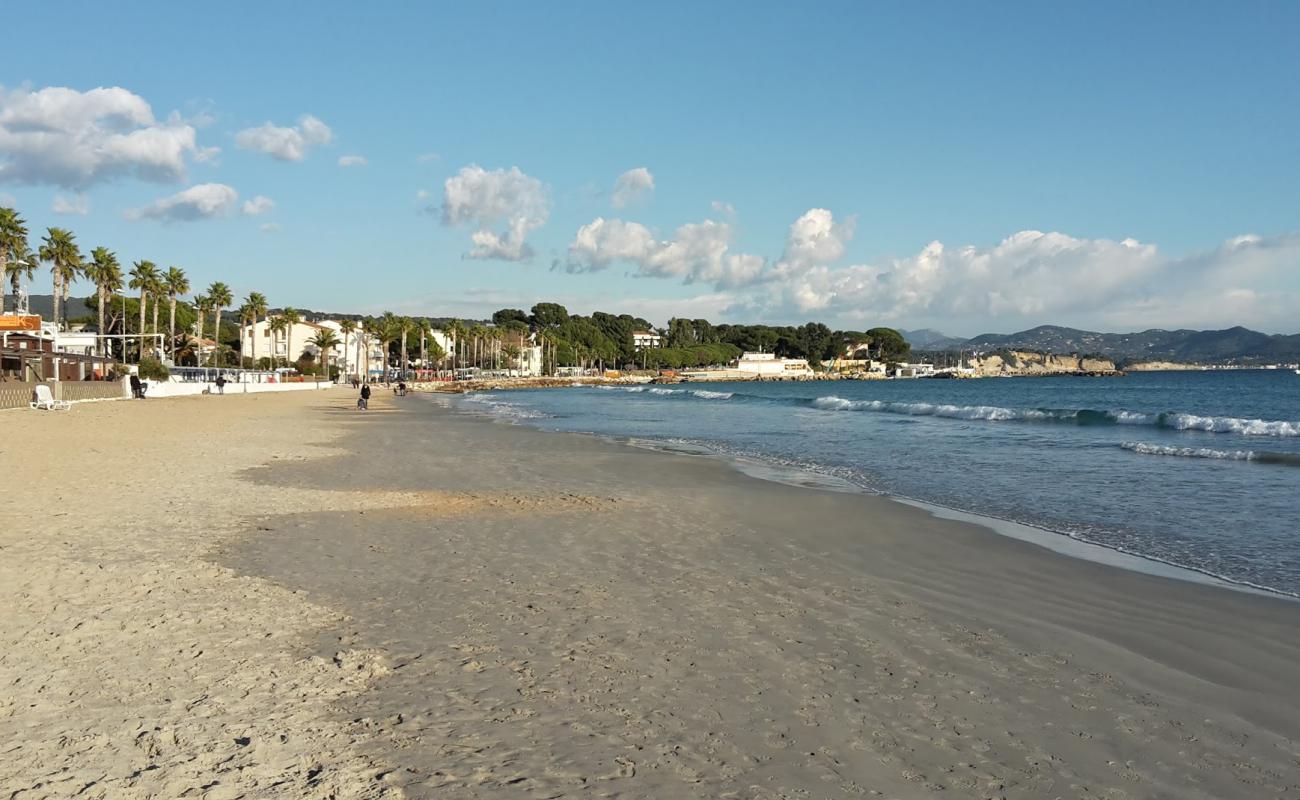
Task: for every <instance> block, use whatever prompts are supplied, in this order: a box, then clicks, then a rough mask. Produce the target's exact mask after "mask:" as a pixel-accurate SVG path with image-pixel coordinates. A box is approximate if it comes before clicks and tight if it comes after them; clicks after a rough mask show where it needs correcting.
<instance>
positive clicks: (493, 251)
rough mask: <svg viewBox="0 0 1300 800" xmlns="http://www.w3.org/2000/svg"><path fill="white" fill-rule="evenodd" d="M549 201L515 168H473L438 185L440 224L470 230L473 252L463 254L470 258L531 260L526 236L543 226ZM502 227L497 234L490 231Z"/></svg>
mask: <svg viewBox="0 0 1300 800" xmlns="http://www.w3.org/2000/svg"><path fill="white" fill-rule="evenodd" d="M549 216H550V202H549V200H548V199H547V196H546V188H545V187H544V186H543V185H542V182H541V181H539V180H537V179H536V178H532V177H529V176H528V175H525V174H524V173H523V172H521V171H520V169H519V168H518V167H511V168H510V169H508V170H505V169H496V170H491V171H488V170H485V169H483V168H482V167H480V166H478V165H477V164H470V165H469V166H467V167H462V168H461V170H460V172H458V173H456V174H455V175H453V176H452V177H450V178H448V179H447V181H446V183H445V184H443V203H442V221H443V224H444V225H473V226H475V228H476V230H475V231H474V233H473V234H471V236H470V239H471V241H473V243H474V247H473V249H472V250H470V251H469V252H468V253H466V254H465V257H466V258H473V259H500V260H503V261H524V260H527V259H529V258H532V256H533V249H532V247H531V246H529V245H528V243H527V242H526V241H525V237H527V235H528V234H529V233H530V232H532V231H534V230H536V229H538V228H540V227H542V225H544V224H546V220H547V218H548V217H549ZM502 223H504V226H505V230H504V231H502V232H500V233H498V232H496V231H494V230H492V227H493V226H495V225H498V224H502Z"/></svg>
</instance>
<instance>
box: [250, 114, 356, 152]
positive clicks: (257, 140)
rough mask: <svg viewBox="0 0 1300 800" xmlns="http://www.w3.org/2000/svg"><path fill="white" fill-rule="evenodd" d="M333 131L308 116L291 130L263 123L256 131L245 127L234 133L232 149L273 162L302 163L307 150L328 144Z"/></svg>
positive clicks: (290, 128) (331, 138) (300, 119)
mask: <svg viewBox="0 0 1300 800" xmlns="http://www.w3.org/2000/svg"><path fill="white" fill-rule="evenodd" d="M333 139H334V132H333V131H331V130H330V128H329V126H328V125H326V124H325V123H324V122H321V121H320V120H319V119H317V118H316V117H313V116H312V115H311V114H304V115H303V116H302V117H301V118H299V120H298V124H297V125H295V126H293V127H288V128H285V127H280V126H278V125H273V124H271V123H270V122H267V123H265V124H263V125H260V126H258V127H256V128H245V129H244V130H242V131H240V132H239V133H237V134H235V146H236V147H238V148H239V149H241V150H256V151H257V152H259V153H265V154H267V155H268V156H270V157H271V158H274V159H276V160H277V161H302V160H303V159H304V158H306V157H307V151H308V150H310V149H311V148H313V147H316V146H319V145H325V144H329V143H330V142H331V141H332V140H333Z"/></svg>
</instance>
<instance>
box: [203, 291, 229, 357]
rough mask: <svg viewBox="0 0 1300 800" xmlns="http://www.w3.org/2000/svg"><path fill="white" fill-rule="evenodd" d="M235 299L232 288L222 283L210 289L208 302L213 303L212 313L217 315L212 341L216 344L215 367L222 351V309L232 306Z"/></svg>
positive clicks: (213, 355)
mask: <svg viewBox="0 0 1300 800" xmlns="http://www.w3.org/2000/svg"><path fill="white" fill-rule="evenodd" d="M234 299H235V296H234V295H232V294H231V293H230V287H229V286H227V285H226V284H224V283H222V282H221V281H216V282H214V283H213V284H212V285H211V286H209V287H208V300H209V301H211V302H212V312H213V314H215V315H216V316H215V319H214V324H213V326H212V327H213V330H212V341H213V343H214V346H213V348H212V359H213V364H214V365H215V363H216V358H217V353H218V352H219V351H220V350H221V309H223V308H225V307H226V306H228V305H230V304H231V303H232V302H233V301H234Z"/></svg>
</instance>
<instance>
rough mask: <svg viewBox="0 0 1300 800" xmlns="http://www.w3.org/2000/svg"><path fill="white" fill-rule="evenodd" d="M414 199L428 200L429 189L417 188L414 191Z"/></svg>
mask: <svg viewBox="0 0 1300 800" xmlns="http://www.w3.org/2000/svg"><path fill="white" fill-rule="evenodd" d="M415 199H416V200H428V199H429V190H428V189H417V190H416V192H415Z"/></svg>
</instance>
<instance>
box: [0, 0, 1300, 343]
mask: <svg viewBox="0 0 1300 800" xmlns="http://www.w3.org/2000/svg"><path fill="white" fill-rule="evenodd" d="M6 22H7V28H8V31H7V35H6V41H7V42H9V43H10V45H9V46H7V47H6V48H5V52H6V57H5V58H4V59H3V60H2V61H0V204H9V205H13V206H15V207H17V208H18V210H19V212H20V213H21V214H22V216H23V217H24V218H25V219H26V220H27V222H28V223H29V226H30V227H31V228H32V229H33V231H34V232H35V233H36V234H40V233H43V232H44V230H45V228H46V227H48V226H60V227H66V228H70V229H71V230H72V231H74V232H75V233H76V235H77V238H78V241H79V242H80V244H81V245H82V247H83V249H84V250H86V251H89V249H90V248H92V247H95V246H98V245H103V246H106V247H108V248H110V249H112V250H113V251H115V252H116V253H117V255H118V257H119V260H121V261H122V262H123V263H130V262H133V261H135V260H138V259H149V260H152V261H154V262H156V263H157V264H159V265H161V266H172V265H176V266H180V267H182V268H184V269H185V270H186V272H187V273H188V274H189V275H190V277H191V280H192V281H193V282H195V283H196V284H197V285H199V286H206V285H207V284H208V283H210V282H211V281H214V280H221V281H224V282H226V283H228V284H230V285H231V287H232V288H233V289H234V291H235V292H236V293H237V294H238V295H239V296H241V297H242V296H243V295H245V294H246V293H247V292H249V291H260V292H262V293H263V294H265V295H267V296H268V298H269V299H270V302H271V304H272V305H273V306H283V305H291V306H294V307H298V308H309V309H315V310H320V311H335V312H350V313H380V312H382V311H384V310H392V311H394V312H396V313H402V314H412V315H415V314H418V315H431V316H456V317H462V318H469V317H483V316H486V315H489V314H490V313H491V312H492V311H493V310H495V309H498V308H502V307H519V308H524V309H527V308H529V307H530V306H531V305H532V304H533V303H535V302H538V301H554V302H561V303H564V304H565V305H567V306H568V307H569V308H570V310H572V311H575V312H583V313H586V312H590V311H592V310H597V309H598V310H603V311H609V312H614V313H632V314H636V315H639V316H643V317H645V318H647V319H649V320H651V321H652V322H654V323H656V324H661V325H662V324H664V323H666V321H667V320H668V318H669V317H672V316H688V317H692V318H698V317H705V318H708V319H710V320H712V321H714V322H767V323H772V324H798V323H802V322H806V321H809V320H817V321H822V322H826V323H827V324H829V325H831V326H832V327H837V328H850V329H862V328H868V327H873V326H875V325H891V326H895V327H901V328H907V329H915V328H921V327H929V328H935V329H938V330H941V331H943V332H945V333H948V334H950V335H968V336H969V335H976V334H979V333H984V332H1010V331H1015V330H1020V329H1023V328H1027V327H1031V326H1034V325H1038V324H1062V325H1071V326H1076V327H1084V328H1090V329H1094V330H1105V331H1124V330H1137V329H1145V328H1151V327H1166V328H1177V327H1189V328H1221V327H1228V326H1232V325H1238V324H1240V325H1245V326H1247V327H1252V328H1256V329H1259V330H1264V331H1267V332H1271V333H1294V332H1297V331H1300V136H1297V135H1296V131H1297V130H1300V48H1298V47H1296V42H1297V41H1300V3H1295V2H1233V3H1227V2H1222V3H1201V2H1175V3H1161V2H1144V3H1110V2H1086V3H1084V2H1078V3H1064V2H1061V3H1023V4H1021V3H1015V2H1000V3H960V2H939V3H925V2H916V3H901V2H888V3H885V2H882V3H870V2H845V3H839V2H820V3H816V4H793V3H761V2H736V3H731V2H711V3H674V2H659V3H640V4H631V3H595V2H586V1H582V2H571V3H524V2H509V3H507V2H496V3H493V2H488V3H477V4H465V3H458V4H435V3H425V2H420V3H414V2H413V3H397V2H391V3H382V2H381V3H372V4H359V3H346V4H345V3H334V2H316V3H312V4H292V3H241V2H224V3H219V4H193V3H172V2H167V3H149V2H134V3H131V4H108V3H92V2H84V3H66V2H56V1H53V0H51V1H48V2H42V3H25V4H21V5H20V6H17V7H15V8H14V9H12V10H10V11H9V12H8V13H7V14H6ZM51 31H58V35H57V36H51V35H50V32H51ZM14 43H21V44H19V45H17V46H15V44H14ZM33 238H34V239H36V238H39V236H33ZM46 282H48V281H46ZM42 288H43V286H42V285H39V284H38V286H37V287H35V290H34V293H41V289H42ZM81 288H82V290H83V291H84V293H85V294H89V293H90V292H91V289H90V288H89V287H87V286H85V285H83V286H82V287H81ZM45 291H46V292H48V289H45Z"/></svg>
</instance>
